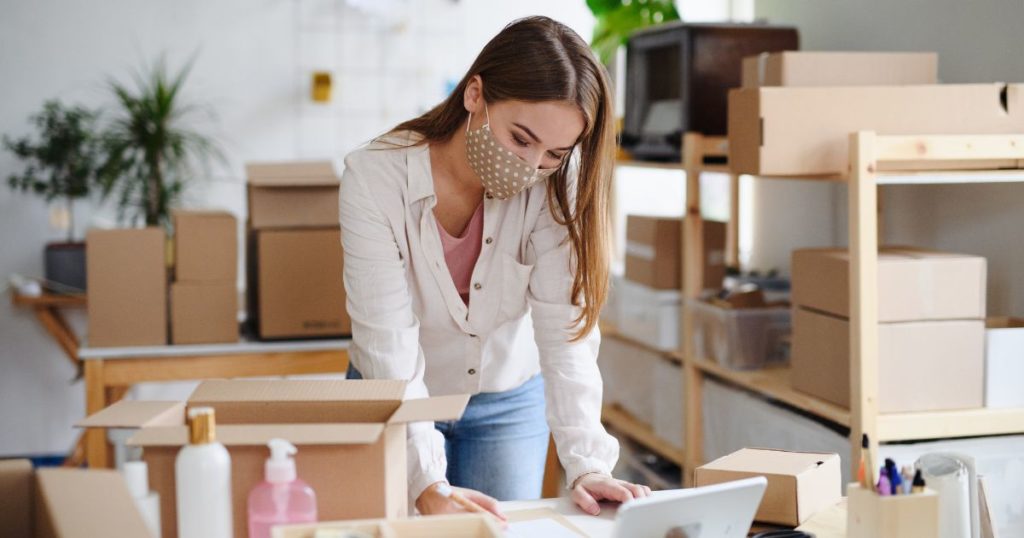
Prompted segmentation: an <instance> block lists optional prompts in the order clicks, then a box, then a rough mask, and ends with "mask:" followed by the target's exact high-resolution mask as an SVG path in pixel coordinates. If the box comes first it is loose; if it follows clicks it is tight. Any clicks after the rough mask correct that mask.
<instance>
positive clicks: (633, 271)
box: [626, 215, 726, 290]
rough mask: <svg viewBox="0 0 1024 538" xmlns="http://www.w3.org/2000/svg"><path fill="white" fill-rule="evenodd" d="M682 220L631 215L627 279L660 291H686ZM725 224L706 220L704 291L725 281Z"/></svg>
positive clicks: (704, 224) (627, 219)
mask: <svg viewBox="0 0 1024 538" xmlns="http://www.w3.org/2000/svg"><path fill="white" fill-rule="evenodd" d="M682 233H683V221H682V219H680V218H670V217H647V216H641V215H629V216H628V217H627V218H626V280H631V281H633V282H637V283H640V284H643V285H645V286H650V287H652V288H655V289H659V290H678V289H681V288H682V270H681V269H680V267H681V263H682V258H681V257H682V253H681V251H680V249H681V248H682ZM725 235H726V233H725V223H723V222H717V221H711V220H705V221H704V222H703V237H704V249H703V250H704V255H703V258H704V288H711V289H718V288H721V287H722V279H723V278H725Z"/></svg>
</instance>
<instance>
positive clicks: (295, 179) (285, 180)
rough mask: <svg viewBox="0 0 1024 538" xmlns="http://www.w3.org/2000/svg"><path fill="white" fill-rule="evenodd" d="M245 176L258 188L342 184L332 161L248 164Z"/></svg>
mask: <svg viewBox="0 0 1024 538" xmlns="http://www.w3.org/2000/svg"><path fill="white" fill-rule="evenodd" d="M245 176H246V178H248V181H249V184H250V185H253V186H257V187H319V186H330V187H336V186H338V185H339V184H340V183H341V180H340V179H339V178H338V175H337V174H336V173H335V172H334V163H332V162H331V161H294V162H274V163H269V162H268V163H247V164H246V165H245Z"/></svg>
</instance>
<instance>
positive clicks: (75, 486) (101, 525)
mask: <svg viewBox="0 0 1024 538" xmlns="http://www.w3.org/2000/svg"><path fill="white" fill-rule="evenodd" d="M36 476H37V478H38V489H39V495H40V497H39V498H40V499H41V500H42V503H43V505H45V507H37V509H45V510H46V518H47V520H48V522H49V524H50V526H51V527H52V531H53V534H54V535H55V536H58V537H60V538H78V537H81V538H95V537H96V536H103V537H105V538H121V537H124V538H139V537H140V536H150V534H149V529H148V528H147V527H146V523H145V521H144V520H143V519H142V515H141V514H140V513H139V512H138V509H137V508H136V507H135V501H134V500H133V499H132V496H131V494H130V493H129V492H128V486H127V485H126V484H125V482H124V478H122V477H121V474H120V473H118V472H116V471H100V470H88V471H87V470H82V469H41V470H39V472H38V473H36ZM99 492H102V494H101V495H97V493H99ZM38 519H39V517H37V520H38Z"/></svg>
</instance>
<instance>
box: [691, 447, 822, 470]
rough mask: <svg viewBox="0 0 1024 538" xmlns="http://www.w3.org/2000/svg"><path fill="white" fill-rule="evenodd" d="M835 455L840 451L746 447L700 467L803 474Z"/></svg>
mask: <svg viewBox="0 0 1024 538" xmlns="http://www.w3.org/2000/svg"><path fill="white" fill-rule="evenodd" d="M831 458H836V459H838V458H839V455H838V454H834V453H827V452H793V451H790V450H782V449H776V448H743V449H740V450H737V451H736V452H733V453H732V454H729V455H726V456H722V457H721V458H718V459H717V460H715V461H712V462H711V463H708V464H706V465H702V466H701V467H699V468H698V469H710V470H717V471H739V472H744V473H760V474H771V475H782V476H800V475H802V474H804V473H807V472H809V471H813V470H815V469H817V468H818V467H820V466H821V463H822V462H824V461H826V460H828V459H831Z"/></svg>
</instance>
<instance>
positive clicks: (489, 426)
mask: <svg viewBox="0 0 1024 538" xmlns="http://www.w3.org/2000/svg"><path fill="white" fill-rule="evenodd" d="M348 378H349V379H362V375H360V373H359V372H358V371H357V370H356V369H355V368H352V367H351V366H350V367H349V370H348ZM434 428H436V429H437V430H438V431H439V432H441V433H442V434H443V435H444V439H445V443H444V445H445V454H446V456H447V457H448V474H447V478H448V481H449V482H451V484H452V485H454V486H460V487H464V488H471V489H475V490H478V491H482V492H484V493H486V494H488V495H490V496H491V497H494V498H496V499H498V500H499V501H516V500H525V499H538V498H540V494H541V486H542V484H543V482H544V464H545V462H546V461H547V454H548V433H549V432H548V424H547V419H546V418H545V415H544V378H543V377H541V376H540V374H537V375H535V376H534V377H532V378H530V379H528V380H527V381H526V382H525V383H523V384H522V385H520V386H519V387H516V388H514V389H512V390H507V391H505V392H483V393H480V394H477V395H475V396H472V397H470V399H469V404H468V405H467V406H466V411H465V413H463V414H462V418H460V419H459V420H446V421H442V422H435V423H434Z"/></svg>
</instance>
